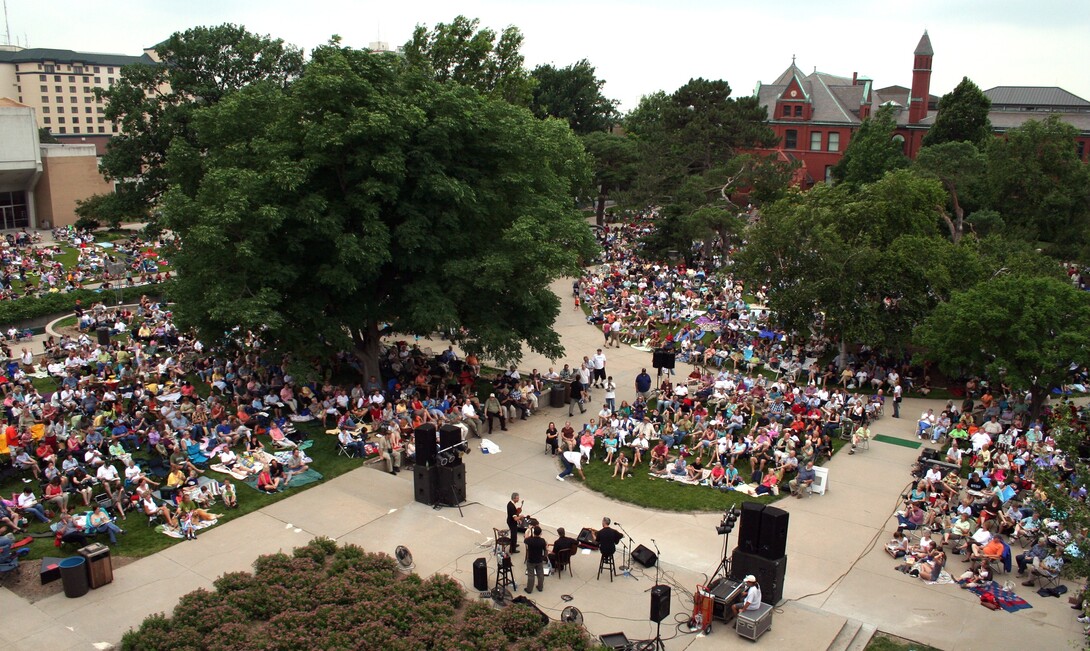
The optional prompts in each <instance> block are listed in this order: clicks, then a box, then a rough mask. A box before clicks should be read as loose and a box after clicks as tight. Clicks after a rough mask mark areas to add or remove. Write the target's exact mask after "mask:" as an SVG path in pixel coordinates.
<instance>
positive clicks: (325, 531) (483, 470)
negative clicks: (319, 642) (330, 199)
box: [0, 280, 1081, 651]
mask: <svg viewBox="0 0 1090 651" xmlns="http://www.w3.org/2000/svg"><path fill="white" fill-rule="evenodd" d="M570 287H571V283H570V281H563V280H561V281H557V283H556V285H555V286H554V289H555V290H556V291H557V293H558V294H559V295H560V296H562V297H564V300H565V304H564V310H563V311H562V314H561V316H560V319H559V322H558V324H557V330H558V331H559V332H560V333H561V337H562V340H563V341H564V343H565V345H566V346H567V347H568V351H567V353H568V354H567V357H566V359H567V360H569V361H570V362H572V363H575V362H577V361H578V360H580V359H581V358H582V356H583V355H590V354H593V352H594V350H595V349H596V348H597V347H598V346H599V342H601V334H600V333H599V332H598V331H597V330H596V329H594V328H591V327H589V326H587V325H585V323H584V320H583V317H582V313H581V312H576V311H573V310H571V306H570V302H569V299H568V298H567V297H568V296H569V294H570ZM430 345H431V346H432V347H433V348H434V349H435V350H436V351H438V350H440V349H441V348H442V347H445V344H443V343H442V342H431V343H430ZM606 353H607V355H608V357H609V361H608V363H607V370H608V371H609V372H610V373H611V374H613V375H614V377H615V378H616V380H617V383H618V386H619V387H621V390H620V391H619V395H618V398H619V399H629V400H631V398H632V397H633V394H634V390H633V388H632V380H633V378H634V376H635V374H636V373H638V372H639V369H640V368H641V367H642V366H644V365H647V366H648V367H650V361H651V355H650V353H644V352H640V351H636V350H633V349H631V348H628V347H623V348H620V349H616V348H614V349H610V350H607V351H606ZM560 364H563V360H560ZM550 365H551V363H550V362H549V360H545V359H542V358H540V357H539V356H535V355H527V357H526V359H525V361H524V363H523V364H521V365H520V367H521V368H524V369H530V368H533V367H535V366H536V367H537V368H538V369H540V370H542V371H544V370H545V369H547V368H548V367H549V366H550ZM678 370H679V373H681V374H685V373H687V372H688V370H687V369H682V368H679V369H678ZM600 397H601V393H600V390H599V391H598V392H596V393H595V398H600ZM932 402H933V401H932ZM932 402H924V401H916V400H906V401H905V403H904V409H903V412H904V415H905V416H906V418H904V419H901V420H894V419H892V418H890V417H889V416H888V415H887V417H886V418H885V419H883V420H881V421H880V422H879V423H878V424H877V426H876V427H875V428H874V430H875V431H876V432H878V433H882V434H887V435H890V436H897V437H900V438H904V439H910V440H911V441H913V442H915V438H914V436H913V435H912V431H913V426H914V421H915V416H916V415H918V414H919V412H920V411H922V410H923V409H925V408H926V407H927V406H928V405H931V406H934V405H932ZM543 404H544V403H543ZM588 415H589V413H588ZM566 416H567V410H566V409H564V410H561V409H550V408H547V407H545V408H543V409H542V410H541V412H540V413H539V414H537V415H535V416H533V417H532V418H531V419H530V420H529V421H521V422H519V421H516V422H515V423H513V424H511V425H510V426H509V430H510V431H508V432H502V433H501V432H499V431H498V430H497V432H496V436H495V437H493V438H494V440H495V441H496V442H497V443H498V444H499V445H500V446H501V448H502V452H501V453H500V454H495V455H483V454H480V453H479V452H474V453H473V454H471V455H469V456H468V457H466V466H467V472H466V475H467V485H468V488H467V493H468V498H469V502H468V503H467V504H465V505H464V506H463V508H462V513H461V514H460V513H459V511H458V510H457V509H451V508H444V509H442V510H433V509H431V508H429V507H427V506H425V505H422V504H418V503H416V502H414V501H413V497H412V475H411V473H401V474H400V475H397V476H393V475H389V474H386V473H384V472H381V471H378V470H376V469H374V468H369V467H368V468H361V469H358V470H355V471H353V472H350V473H348V474H346V475H343V476H341V477H338V478H336V479H333V480H331V481H328V482H325V483H323V484H321V485H319V486H316V487H314V488H312V489H310V490H307V491H305V492H303V493H300V494H299V495H296V496H293V497H291V498H288V499H285V500H282V501H280V502H278V503H276V504H274V505H272V506H269V507H267V508H265V509H263V510H262V511H260V512H257V513H253V514H250V515H247V516H246V517H243V518H240V519H238V520H235V521H232V522H229V523H225V524H224V525H222V526H218V527H215V528H213V529H211V530H209V531H207V532H204V533H203V534H202V535H201V537H200V538H199V539H198V540H197V541H195V542H186V543H182V544H178V545H175V546H173V547H171V548H170V549H167V550H165V551H163V552H160V553H158V554H155V555H154V556H150V557H148V558H144V559H141V560H139V561H136V562H134V563H132V564H129V565H127V566H125V567H122V568H119V569H118V570H116V572H115V574H114V582H113V583H112V584H110V585H108V586H106V587H104V588H101V589H98V590H93V591H91V592H90V593H89V594H88V595H87V596H85V597H82V598H80V599H67V598H66V597H64V595H63V594H61V595H56V596H52V597H49V598H46V599H43V600H41V601H39V602H37V603H35V604H28V603H26V602H25V601H23V600H22V599H20V598H18V597H16V596H15V595H13V594H12V593H11V592H10V591H8V590H6V589H0V612H3V613H4V615H5V618H4V619H5V622H9V623H10V622H18V624H17V625H7V626H4V627H0V646H2V647H4V648H11V649H34V650H37V649H41V648H54V649H89V648H94V645H95V643H114V642H117V641H118V640H119V639H120V637H121V635H122V633H123V632H124V631H125V630H127V629H128V628H129V627H132V626H136V625H138V624H139V622H140V621H141V620H142V619H143V618H144V617H146V616H147V615H149V614H151V613H155V612H160V611H167V612H169V610H170V609H171V608H172V607H173V605H174V604H175V603H176V601H177V599H178V598H179V597H180V596H181V595H183V594H185V593H186V592H189V591H191V590H193V589H196V588H199V587H203V588H210V587H211V585H212V581H213V580H214V579H215V578H216V577H217V576H219V575H220V574H222V573H224V572H230V571H240V570H246V569H248V568H249V567H250V565H251V563H252V562H253V560H254V558H255V557H256V556H257V555H259V554H263V553H269V552H275V551H277V550H284V551H289V550H290V549H291V548H293V547H295V546H297V545H300V544H303V543H305V542H306V541H307V540H309V539H310V538H311V537H313V536H316V535H326V536H330V537H333V538H336V539H337V540H339V541H341V542H345V543H354V544H358V545H361V546H362V547H364V548H365V549H368V550H371V551H383V552H386V553H392V552H393V550H394V548H395V547H396V546H397V545H406V546H407V547H409V548H410V550H411V551H412V553H413V557H414V560H415V562H416V572H418V573H419V574H422V575H427V574H431V573H434V572H443V573H447V574H450V575H452V576H454V577H455V578H457V579H459V580H460V581H462V582H463V583H464V584H466V585H467V586H469V587H470V589H471V587H472V562H473V560H474V559H475V558H478V557H488V558H489V559H490V561H489V564H490V568H491V569H492V574H491V575H490V581H491V580H493V579H494V571H495V562H494V560H492V559H491V557H489V555H488V553H487V550H488V549H490V548H491V538H492V528H493V527H502V526H503V522H504V519H505V512H504V508H505V505H506V502H507V499H508V497H509V496H510V493H511V492H512V491H518V492H519V493H521V494H522V496H523V498H524V499H525V500H526V501H527V507H526V510H527V512H529V513H532V514H534V515H535V516H536V517H537V518H538V519H539V520H540V521H541V522H542V525H543V526H544V527H545V529H546V531H547V535H546V537H547V538H552V537H554V535H555V534H554V532H555V529H556V527H558V526H562V527H565V528H566V529H568V531H578V530H579V529H580V528H581V527H584V526H597V524H598V522H600V520H601V518H602V516H605V515H608V516H609V517H611V518H613V520H614V521H616V522H619V523H621V524H622V525H623V527H624V529H625V530H626V531H627V532H628V533H629V534H630V535H631V536H632V538H633V539H634V540H635V541H636V542H637V543H642V544H645V545H647V546H648V547H651V546H652V540H654V541H655V544H657V546H658V548H659V549H660V550H661V563H660V569H661V570H662V571H663V572H664V574H665V577H666V578H667V580H668V581H670V582H671V583H675V584H676V585H680V586H685V587H686V588H687V589H688V590H692V589H693V587H694V586H695V585H696V584H698V583H701V582H703V581H704V580H705V578H706V575H707V573H709V572H711V571H712V570H713V569H714V568H715V567H716V565H717V564H718V563H719V561H720V559H721V555H722V543H723V539H722V538H721V537H720V536H718V535H717V534H716V533H715V525H716V524H718V522H719V518H720V514H717V513H710V514H676V513H664V512H659V511H652V510H648V509H641V508H637V507H634V506H630V505H626V504H621V503H617V502H614V501H611V500H608V499H606V498H604V497H602V496H600V495H598V494H596V493H592V492H588V491H586V490H584V489H583V487H582V486H581V484H579V483H578V482H575V481H567V482H558V481H556V480H555V478H554V475H555V474H556V472H557V467H556V464H555V462H554V461H553V459H552V458H551V457H549V456H547V455H546V454H545V453H544V434H543V432H544V428H545V426H546V424H547V423H548V421H549V420H557V421H562V420H565V419H566ZM917 454H918V451H916V450H913V449H910V448H906V447H900V446H895V445H891V444H887V443H881V442H874V443H872V444H871V449H870V450H868V451H866V452H861V453H858V454H856V455H853V456H849V455H847V454H839V455H837V457H836V458H835V459H833V460H832V461H830V462H829V463H828V465H827V467H828V468H829V470H830V477H829V490H828V492H827V493H826V494H825V495H823V496H817V495H815V496H812V497H809V498H807V499H803V500H795V499H790V498H788V499H784V500H781V502H779V503H778V504H777V505H778V506H781V507H782V508H785V509H787V510H788V511H790V513H791V524H790V532H789V538H788V567H787V578H786V580H785V590H784V596H785V599H786V601H785V602H784V603H783V604H781V607H780V609H779V610H778V612H777V613H776V615H775V621H774V623H773V627H772V630H771V631H770V632H768V633H766V634H765V636H764V637H762V638H761V640H760V641H759V643H760V644H761V645H762V646H765V647H766V648H793V649H826V648H829V647H830V645H831V644H832V643H833V641H834V639H836V638H837V636H838V634H840V633H841V630H842V628H843V629H845V630H850V627H851V626H852V625H853V623H854V626H855V627H858V626H859V622H863V623H865V624H869V625H871V626H873V627H875V628H877V629H878V630H882V631H886V632H889V633H893V634H896V635H900V636H904V637H907V638H910V639H914V640H918V641H920V642H925V643H927V644H930V645H932V646H936V647H939V648H942V649H979V648H1024V647H1030V648H1033V647H1036V648H1048V649H1060V648H1066V647H1067V646H1069V645H1071V644H1072V643H1077V641H1078V640H1079V639H1080V637H1081V635H1080V627H1079V625H1078V624H1077V623H1076V622H1075V620H1074V616H1073V613H1074V611H1072V610H1070V609H1069V608H1068V607H1067V603H1066V600H1062V599H1042V598H1041V597H1038V596H1037V595H1035V594H1033V593H1030V592H1029V591H1028V589H1021V588H1020V586H1019V588H1020V589H1021V593H1022V594H1023V596H1024V597H1025V598H1026V599H1027V600H1028V601H1029V602H1030V603H1031V604H1032V605H1033V606H1034V608H1033V609H1030V610H1024V611H1020V612H1018V613H1015V614H1008V613H1005V612H1001V611H1000V612H991V611H988V610H986V609H984V608H982V607H980V606H979V605H978V603H977V599H976V598H975V597H974V596H973V595H972V594H970V593H968V592H966V591H964V590H960V589H959V588H957V587H956V586H949V585H946V586H928V585H925V584H923V583H922V582H920V581H918V580H916V579H912V578H909V577H907V576H905V575H902V574H900V573H898V572H895V571H893V569H892V568H893V565H894V562H893V561H892V560H891V559H890V558H889V557H888V556H887V555H886V554H885V553H884V552H883V551H882V545H883V544H884V543H885V542H886V541H887V540H888V538H889V537H890V534H891V532H892V529H893V525H892V524H891V523H892V522H895V521H894V520H892V518H891V515H892V513H893V511H894V510H895V508H896V507H897V506H898V503H899V499H900V495H901V494H902V492H903V491H904V490H905V488H906V486H907V485H908V482H909V474H908V469H909V466H910V465H911V463H912V461H913V459H914V458H915V456H916V455H917ZM694 490H700V489H698V488H694ZM242 498H243V499H245V495H242ZM735 540H736V536H735V535H734V534H732V535H731V539H730V544H731V548H733V546H734V543H735ZM122 549H123V546H122ZM1016 551H1017V548H1016ZM515 559H516V562H517V561H519V560H522V557H521V556H516V557H515ZM597 559H598V557H597V555H594V554H591V555H579V556H577V557H576V558H575V559H574V564H573V569H574V575H575V576H574V577H568V576H566V575H565V576H564V577H563V578H557V577H549V578H548V579H546V584H545V591H544V592H542V593H535V595H534V600H535V601H536V602H537V604H538V605H539V607H541V608H542V609H543V610H545V611H546V612H547V613H549V614H550V615H552V616H553V617H556V616H558V615H559V612H560V610H561V609H562V608H563V607H564V606H565V605H573V606H576V607H578V608H580V609H581V610H582V612H583V614H584V616H585V620H586V626H587V628H588V630H590V631H591V632H592V633H593V634H595V635H599V634H603V633H609V632H615V631H624V632H625V633H626V634H627V635H628V637H629V638H631V639H640V638H648V637H652V636H653V635H654V628H653V626H652V624H651V623H650V622H649V621H648V613H649V609H650V599H649V597H648V595H647V594H646V591H647V590H648V589H649V588H650V587H651V585H652V584H653V583H654V579H655V571H654V570H653V569H650V570H644V569H642V568H641V569H640V570H639V571H638V572H636V579H633V578H627V577H618V578H617V579H615V580H614V581H613V582H612V583H611V582H609V581H607V580H605V578H603V580H602V581H597V580H595V572H596V569H597ZM960 567H961V564H960V563H959V562H958V561H957V560H955V561H954V563H953V564H952V569H953V570H954V571H956V572H959V571H961V570H960ZM516 569H518V568H517V565H516ZM516 578H517V580H518V582H519V587H520V588H521V587H523V585H522V578H523V577H521V576H519V575H517V574H516ZM637 579H638V580H637ZM471 594H472V591H471ZM520 594H521V593H520ZM565 594H566V595H571V596H572V597H573V600H572V601H571V602H570V603H569V602H565V601H563V600H562V599H561V595H565ZM687 603H688V602H687V601H686V600H685V599H683V598H682V597H681V596H680V595H678V593H677V591H676V590H675V592H674V599H673V602H672V612H673V613H674V615H678V614H679V613H683V612H685V611H686V610H687V608H688V605H687ZM683 604H685V605H683ZM662 635H663V637H664V638H671V639H668V640H667V642H666V646H667V648H668V649H670V650H671V651H674V650H676V649H692V650H693V651H702V650H704V649H711V648H716V649H722V648H724V647H730V648H734V647H737V648H747V647H748V646H749V645H751V644H752V643H750V642H749V641H747V640H744V639H742V638H739V637H737V636H736V635H735V634H734V632H733V631H732V630H729V629H728V628H727V627H726V626H724V625H722V624H718V625H717V626H715V628H714V630H713V632H712V634H711V635H710V636H702V635H700V636H697V635H688V634H681V635H677V634H676V629H675V626H674V624H673V622H672V620H667V622H666V623H665V624H664V625H663V628H662ZM849 637H850V636H849ZM840 648H843V647H840Z"/></svg>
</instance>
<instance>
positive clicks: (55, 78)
mask: <svg viewBox="0 0 1090 651" xmlns="http://www.w3.org/2000/svg"><path fill="white" fill-rule="evenodd" d="M60 80H61V76H60V75H53V81H60Z"/></svg>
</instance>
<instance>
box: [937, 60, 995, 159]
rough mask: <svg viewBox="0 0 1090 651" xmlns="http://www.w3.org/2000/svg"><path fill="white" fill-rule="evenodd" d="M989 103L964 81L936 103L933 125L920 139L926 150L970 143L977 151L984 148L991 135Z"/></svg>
mask: <svg viewBox="0 0 1090 651" xmlns="http://www.w3.org/2000/svg"><path fill="white" fill-rule="evenodd" d="M991 107H992V102H991V100H989V99H988V97H987V96H986V95H985V94H984V91H982V90H980V87H978V86H977V85H976V84H974V83H973V82H972V81H970V80H969V78H968V77H963V78H962V80H961V83H959V84H958V85H957V86H956V87H955V88H954V90H952V91H950V92H949V93H947V94H945V95H943V96H942V98H941V99H940V100H939V113H938V115H937V116H936V117H935V124H933V125H931V128H930V129H928V130H927V134H926V135H924V137H923V145H924V146H925V147H928V146H932V145H940V144H943V143H947V142H969V143H972V144H974V145H976V146H977V147H983V146H985V145H986V144H987V143H988V141H989V140H991V139H992V138H993V137H994V136H993V135H992V124H991V122H989V121H988V111H989V110H990V109H991Z"/></svg>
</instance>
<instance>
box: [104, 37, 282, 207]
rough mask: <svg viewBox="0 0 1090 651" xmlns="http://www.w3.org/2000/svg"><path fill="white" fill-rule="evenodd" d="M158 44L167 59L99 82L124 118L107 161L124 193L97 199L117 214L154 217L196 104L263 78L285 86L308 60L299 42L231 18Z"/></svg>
mask: <svg viewBox="0 0 1090 651" xmlns="http://www.w3.org/2000/svg"><path fill="white" fill-rule="evenodd" d="M155 51H156V54H157V56H158V57H159V59H160V60H161V61H162V64H161V65H148V64H133V65H129V66H125V67H124V68H122V70H121V77H120V78H119V79H118V83H117V84H115V85H114V86H113V87H111V88H106V89H96V93H97V94H98V95H99V97H101V98H102V99H104V100H105V101H106V111H105V118H106V119H107V120H109V121H115V122H117V123H118V124H119V125H120V133H119V134H118V135H116V136H114V137H113V138H112V139H111V140H110V144H109V145H108V146H107V149H106V153H105V155H104V156H103V157H102V163H101V169H102V172H103V174H104V175H105V176H106V178H107V179H109V180H112V181H116V184H117V187H116V195H117V196H116V197H113V198H111V199H109V200H108V201H101V202H98V204H97V208H98V209H101V210H104V211H107V212H106V213H105V214H104V216H105V218H106V219H108V220H110V221H120V220H121V219H123V218H135V219H138V218H146V217H147V216H148V215H149V214H150V212H151V211H152V210H153V209H154V208H155V206H156V204H157V203H158V201H159V199H160V197H161V196H162V195H163V193H164V192H165V191H166V189H167V186H168V185H169V182H170V180H169V177H168V174H167V172H166V169H165V165H166V161H167V154H168V151H169V150H170V148H171V145H172V143H173V142H174V141H175V140H176V139H182V140H189V139H191V138H192V134H191V132H190V128H189V124H190V118H191V114H192V112H193V111H194V110H196V109H197V108H199V107H205V106H210V105H213V104H215V103H216V102H218V101H220V100H221V99H222V98H223V97H225V96H226V95H227V94H229V93H231V92H234V91H236V90H238V89H240V88H244V87H246V86H248V85H250V84H253V83H256V82H264V81H267V82H269V83H273V84H275V85H277V86H280V87H283V86H285V85H286V84H287V83H288V82H289V81H290V80H291V79H292V78H294V77H295V76H296V75H297V74H298V73H299V70H300V69H301V67H302V64H303V56H302V53H301V52H300V51H299V50H298V49H297V48H294V47H291V46H288V45H285V44H284V42H283V41H281V40H279V39H273V38H270V37H268V36H259V35H257V34H253V33H251V32H248V31H247V30H246V29H245V28H244V27H241V26H239V25H230V24H224V25H218V26H215V27H194V28H192V29H188V30H186V31H184V32H177V33H174V34H172V35H171V36H170V37H169V38H168V39H167V40H165V41H163V42H162V43H160V44H159V45H156V46H155ZM256 117H257V116H255V118H256Z"/></svg>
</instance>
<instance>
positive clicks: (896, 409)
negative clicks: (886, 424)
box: [893, 381, 904, 418]
mask: <svg viewBox="0 0 1090 651" xmlns="http://www.w3.org/2000/svg"><path fill="white" fill-rule="evenodd" d="M903 395H904V389H902V388H901V383H900V382H899V381H898V382H897V384H894V385H893V417H894V418H900V417H901V398H902V397H903Z"/></svg>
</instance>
